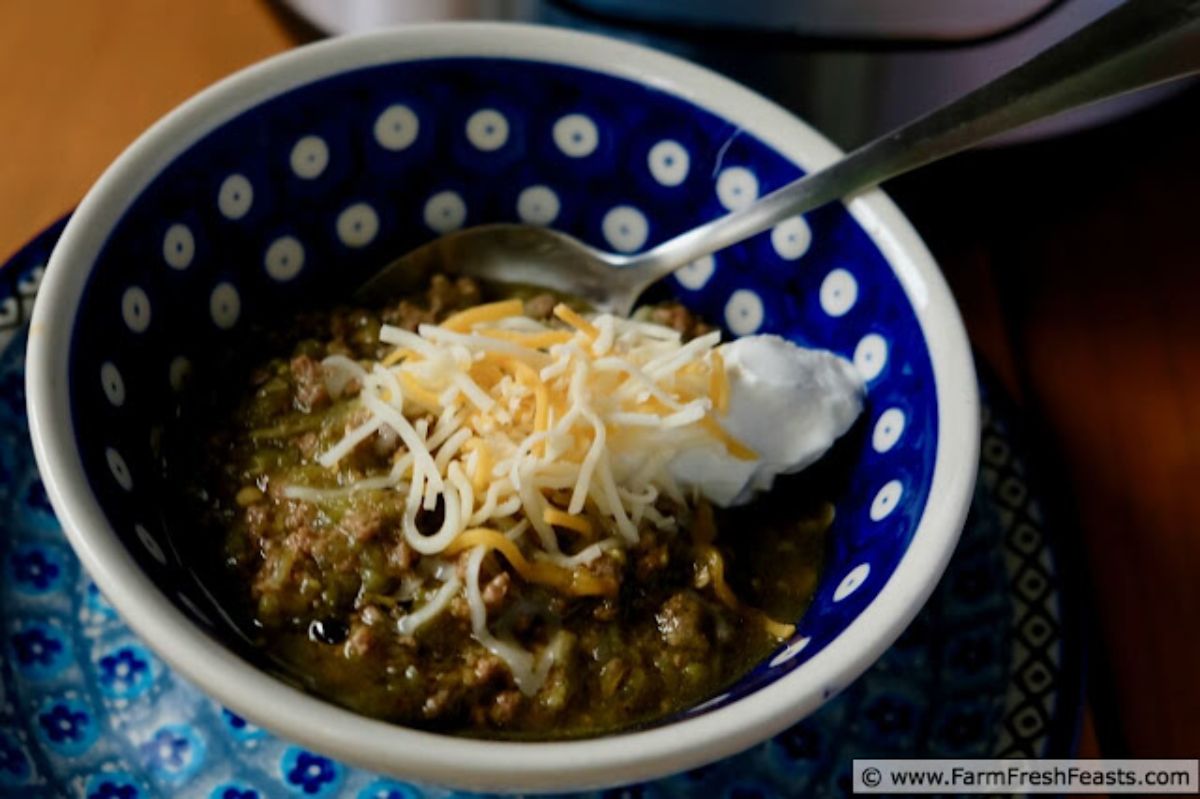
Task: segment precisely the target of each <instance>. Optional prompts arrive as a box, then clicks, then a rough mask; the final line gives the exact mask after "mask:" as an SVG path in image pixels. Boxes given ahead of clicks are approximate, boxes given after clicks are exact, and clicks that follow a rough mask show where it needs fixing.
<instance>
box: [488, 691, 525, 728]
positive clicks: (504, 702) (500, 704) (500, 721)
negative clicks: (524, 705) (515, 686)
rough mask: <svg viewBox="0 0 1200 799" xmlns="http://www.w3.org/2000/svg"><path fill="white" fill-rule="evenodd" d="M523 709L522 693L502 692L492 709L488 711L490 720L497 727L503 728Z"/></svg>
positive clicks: (497, 696)
mask: <svg viewBox="0 0 1200 799" xmlns="http://www.w3.org/2000/svg"><path fill="white" fill-rule="evenodd" d="M520 709H521V692H520V691H501V692H500V693H498V694H496V698H495V700H493V702H492V707H491V709H490V710H489V711H488V720H489V721H491V722H492V724H495V725H496V726H497V727H503V726H505V725H506V724H508V723H509V722H511V721H512V720H513V718H514V717H515V716H516V715H517V711H518V710H520Z"/></svg>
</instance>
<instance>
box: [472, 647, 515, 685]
mask: <svg viewBox="0 0 1200 799" xmlns="http://www.w3.org/2000/svg"><path fill="white" fill-rule="evenodd" d="M472 675H473V677H474V680H475V683H476V684H477V685H487V684H488V683H490V682H492V681H493V680H495V679H496V678H497V677H502V676H507V675H508V666H506V665H505V664H504V661H503V660H501V659H500V658H498V657H496V656H495V655H492V654H487V655H483V656H482V657H480V658H479V660H476V661H475V666H474V669H473V670H472Z"/></svg>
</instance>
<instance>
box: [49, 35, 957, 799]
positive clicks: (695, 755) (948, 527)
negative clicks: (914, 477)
mask: <svg viewBox="0 0 1200 799" xmlns="http://www.w3.org/2000/svg"><path fill="white" fill-rule="evenodd" d="M453 57H496V58H512V59H514V60H518V61H533V62H545V63H550V64H558V65H567V66H575V67H580V68H583V69H587V70H591V71H594V72H598V73H602V74H607V75H612V76H615V77H620V78H626V79H630V80H633V81H635V82H639V83H645V84H649V85H651V86H653V87H654V88H657V89H660V90H663V91H666V92H668V93H671V94H674V95H676V96H678V97H681V98H682V99H685V100H687V101H689V102H691V103H693V104H695V105H697V106H699V107H701V108H704V109H707V110H709V111H710V112H712V113H715V114H717V115H719V116H722V117H724V118H727V119H735V120H738V121H740V122H741V123H743V127H744V128H745V129H746V130H749V131H752V132H754V134H755V135H756V136H758V137H759V138H760V139H762V140H763V141H764V142H765V143H766V144H767V145H769V146H771V147H772V148H774V149H776V150H777V151H778V152H779V153H781V154H782V155H784V156H785V157H787V158H789V159H790V160H792V161H794V162H795V163H797V164H799V165H801V166H802V167H803V168H805V169H806V170H812V169H814V168H819V167H821V166H823V165H825V164H827V163H830V162H832V161H834V160H836V159H837V158H839V157H840V155H841V151H840V150H838V148H836V147H835V146H834V145H833V144H832V143H830V142H829V141H828V140H827V139H825V138H824V137H823V136H821V135H820V134H819V133H817V132H816V131H815V130H813V129H812V128H811V127H809V126H808V125H807V124H806V123H804V122H802V121H801V120H799V119H798V118H796V117H795V116H793V115H792V114H791V113H790V112H788V111H786V110H784V109H783V108H781V107H780V106H778V105H776V104H775V103H773V102H771V101H769V100H767V99H765V98H763V97H762V96H760V95H758V94H756V93H755V92H753V91H751V90H750V89H747V88H745V87H743V86H741V85H740V84H737V83H735V82H733V81H731V80H729V79H728V78H725V77H722V76H720V75H718V74H717V73H714V72H712V71H710V70H708V69H706V68H704V67H700V66H697V65H695V64H692V63H690V62H688V61H685V60H683V59H680V58H677V57H675V56H671V55H667V54H664V53H661V52H658V51H656V50H652V49H649V48H646V47H643V46H640V45H635V44H630V43H627V42H622V41H618V40H614V39H611V38H608V37H605V36H600V35H596V34H591V33H581V32H576V31H568V30H564V29H559V28H550V27H544V26H538V25H526V24H515V23H490V22H473V23H462V22H458V23H434V24H428V25H413V26H408V27H405V28H402V29H394V30H387V31H378V32H372V33H366V34H360V35H356V36H347V37H339V38H335V39H331V40H327V41H322V42H318V43H315V44H310V45H306V46H303V47H300V48H296V49H293V50H290V51H287V52H284V53H282V54H279V55H276V56H273V57H271V58H268V59H266V60H265V61H262V62H259V63H257V64H255V65H252V66H250V67H247V68H245V69H243V70H241V71H239V72H236V73H234V74H233V75H231V76H229V77H226V78H224V79H223V80H221V81H219V82H217V83H216V84H214V85H212V86H210V87H209V88H207V89H205V90H203V91H201V92H200V93H198V94H197V95H195V96H193V97H192V98H191V99H189V100H187V101H186V102H184V103H183V104H181V105H180V106H178V107H177V108H175V109H174V110H173V111H171V112H170V113H168V114H167V115H166V116H164V117H163V118H162V119H160V120H159V121H158V122H156V123H155V124H154V125H153V126H151V127H150V128H149V129H148V130H147V131H146V132H144V133H143V134H142V135H141V136H139V137H138V139H137V140H136V141H134V142H133V144H131V145H130V146H129V147H128V148H127V149H126V150H125V151H124V152H123V153H122V154H121V155H120V157H118V158H117V160H116V161H115V162H114V163H113V164H112V165H111V166H110V167H109V168H108V169H107V170H106V171H105V172H104V173H103V175H102V176H101V177H100V178H99V180H98V181H97V182H96V183H95V185H94V186H93V187H92V189H91V190H90V191H89V192H88V193H87V195H86V196H85V197H84V199H83V201H82V202H81V203H80V205H79V207H78V209H77V210H76V212H75V213H74V215H73V216H72V218H71V220H70V221H69V222H68V224H67V227H66V229H65V230H64V232H63V235H62V238H61V239H60V240H59V243H58V245H57V246H56V247H55V249H54V251H53V253H52V255H51V257H50V261H49V264H48V267H47V269H46V273H45V276H44V278H43V282H42V286H41V289H40V292H39V296H38V300H37V302H36V304H35V307H34V313H33V318H32V321H31V323H30V328H29V344H28V355H27V378H26V384H27V396H28V411H29V422H30V432H31V437H32V440H33V445H34V452H35V456H36V459H37V464H38V468H39V470H40V472H41V474H42V476H43V479H44V481H45V483H46V488H47V492H48V495H49V497H50V500H51V503H52V505H53V507H54V510H55V512H56V514H57V515H58V518H59V519H60V520H61V522H62V524H63V527H64V529H65V531H66V534H67V537H68V540H69V541H70V543H71V545H72V546H73V548H74V549H75V551H76V552H77V553H78V555H79V557H80V559H81V561H82V562H83V564H84V565H85V566H86V568H87V570H88V571H89V572H90V573H91V575H92V577H93V579H94V580H95V582H96V583H97V585H98V586H99V588H100V590H101V591H102V592H103V593H104V594H105V596H106V597H107V598H108V599H109V601H110V602H111V603H112V604H113V606H114V607H115V608H116V609H117V610H118V611H119V612H120V613H121V615H122V616H123V617H124V619H125V620H126V621H127V622H128V623H129V625H130V626H131V627H132V628H133V630H134V631H135V632H136V633H137V634H138V635H139V636H140V637H141V638H142V639H143V640H144V641H146V643H147V644H149V645H150V646H151V648H153V649H154V650H155V651H156V652H157V653H158V655H159V656H160V657H162V658H163V659H164V660H165V661H166V662H167V663H168V664H170V665H171V666H172V667H173V668H174V669H176V670H177V671H178V672H179V673H180V674H182V675H184V676H185V677H186V678H187V679H189V680H190V681H192V682H193V683H195V684H197V685H199V686H200V687H201V688H202V689H203V690H204V691H205V692H206V693H207V694H209V695H210V696H212V697H214V698H216V699H218V701H220V702H222V703H223V704H225V705H226V706H228V707H229V708H230V709H232V710H234V711H235V712H237V713H238V714H240V715H244V716H245V717H246V718H248V719H250V720H251V721H252V722H254V723H256V724H259V725H260V726H262V727H265V728H267V729H270V730H272V731H276V732H278V733H279V734H280V735H281V736H282V737H284V738H286V739H288V740H291V741H295V742H298V743H300V744H302V745H304V746H307V747H311V748H312V749H314V750H316V751H318V752H322V753H325V754H328V755H331V756H333V757H336V758H338V759H340V760H343V761H345V762H348V763H352V764H355V765H358V766H362V767H365V768H368V769H371V770H375V771H381V772H385V773H390V774H394V775H397V776H400V777H403V778H406V779H415V780H418V781H425V782H432V783H436V784H441V785H447V786H454V787H459V788H466V789H470V790H498V791H527V792H543V791H561V790H566V789H585V788H596V787H604V786H610V785H616V784H621V783H628V782H633V781H638V780H644V779H650V778H655V777H661V776H664V775H667V774H671V773H675V772H679V771H683V770H686V769H689V768H693V767H696V766H698V765H700V764H702V763H705V762H710V761H714V760H717V759H720V758H722V757H725V756H728V755H731V754H734V753H736V752H739V751H741V750H744V749H747V748H749V747H750V746H752V745H754V744H755V743H758V742H760V741H762V740H764V739H766V738H768V737H770V736H772V735H774V734H776V733H778V732H780V731H782V730H783V729H785V728H786V727H788V726H790V725H791V724H793V723H795V722H796V721H798V720H799V719H801V718H802V717H804V716H805V715H807V714H808V713H810V712H812V711H813V710H815V709H816V708H817V707H819V706H820V705H821V704H823V703H824V702H825V701H827V700H828V699H829V698H831V697H832V696H833V695H835V694H836V693H838V692H839V691H840V690H841V689H843V688H845V687H846V686H847V685H848V684H849V683H850V682H851V681H852V680H853V679H855V678H856V677H857V676H859V675H860V674H861V673H862V672H863V671H864V670H866V668H867V667H868V666H869V665H870V664H871V663H873V662H874V661H875V660H876V659H877V658H878V656H879V655H880V654H882V652H883V651H884V649H885V648H886V647H887V646H889V645H890V644H891V643H892V642H893V641H894V640H895V639H896V638H897V637H898V636H899V635H900V633H901V632H903V630H904V629H905V628H906V627H907V625H908V623H909V622H910V621H911V620H912V618H913V617H914V616H915V615H916V613H917V611H918V610H919V609H920V608H921V607H922V605H924V603H925V601H926V599H927V598H928V597H929V595H930V593H931V592H932V591H933V588H934V587H935V585H936V584H937V582H938V580H939V579H940V577H941V574H942V572H943V570H944V569H945V567H946V564H947V563H948V561H949V559H950V556H951V554H952V552H953V550H954V547H955V544H956V543H957V540H958V536H959V534H960V532H961V530H962V526H963V523H964V521H965V519H966V514H967V510H968V507H969V505H970V501H971V496H972V491H973V487H974V482H975V472H976V469H977V465H978V450H979V396H978V386H977V383H976V378H975V370H974V364H973V362H972V358H971V353H970V348H969V346H968V343H967V337H966V332H965V329H964V327H963V323H962V319H961V317H960V315H959V313H958V309H957V307H956V306H955V304H954V301H953V298H952V296H951V294H950V291H949V288H948V287H947V285H946V283H945V280H944V278H943V277H942V275H941V273H940V271H939V270H938V268H937V266H936V264H935V262H934V260H933V257H932V256H931V255H930V253H929V251H928V250H927V249H926V247H925V245H924V243H923V242H922V241H921V239H920V237H919V236H918V235H917V233H916V231H915V230H914V229H913V228H912V226H911V225H910V224H909V222H908V221H907V220H906V219H905V217H904V216H903V215H902V214H901V213H900V211H899V209H898V208H897V207H896V206H895V205H894V204H893V203H892V201H891V200H890V199H889V198H888V197H887V196H886V195H885V194H884V193H883V192H882V191H880V190H879V189H874V190H870V191H867V192H864V193H862V194H860V195H858V196H857V197H855V198H854V199H853V200H851V201H850V202H849V203H848V204H847V208H848V210H849V211H850V213H851V215H852V216H853V217H854V219H855V220H856V222H857V223H858V224H859V225H860V226H861V227H862V228H863V229H864V231H865V232H866V233H867V234H868V235H869V236H870V238H871V239H872V241H873V242H874V243H875V245H876V246H877V247H878V248H879V249H880V251H881V252H882V254H883V255H884V257H885V259H886V260H887V261H888V263H889V265H890V266H891V267H892V269H893V271H894V272H895V273H896V275H897V277H898V279H899V280H900V282H901V283H902V285H903V288H904V290H905V292H906V294H907V295H908V299H909V302H910V303H911V304H912V307H913V309H914V312H915V314H916V317H917V320H918V323H919V325H920V328H921V331H922V334H923V337H924V340H925V342H926V345H927V347H928V348H929V356H930V361H931V364H932V370H933V375H934V384H935V393H936V397H937V402H938V421H939V431H938V443H937V451H936V455H935V464H934V473H933V479H932V482H931V485H930V493H929V499H928V500H927V501H926V506H925V509H924V511H923V512H922V515H921V518H920V520H919V523H918V525H917V529H916V531H915V532H914V534H913V537H912V541H911V542H910V544H909V546H908V548H907V550H906V551H905V552H904V554H903V556H902V557H901V559H900V561H899V563H898V564H897V566H896V569H895V571H894V573H893V574H892V575H891V577H890V578H889V579H888V581H887V582H886V583H885V584H884V586H883V587H882V589H881V590H880V592H879V594H878V595H877V596H876V597H875V598H874V599H873V600H872V601H871V602H870V603H869V604H868V605H867V607H865V608H864V609H863V610H862V611H861V613H860V614H859V615H858V617H856V618H855V619H854V620H853V621H852V622H851V623H850V624H849V625H848V626H847V628H846V629H845V630H844V631H843V632H842V633H841V634H840V635H838V636H837V637H836V638H834V639H833V640H832V641H831V642H830V643H829V644H828V645H827V646H826V647H825V648H824V649H822V650H821V651H820V652H818V653H817V654H815V655H814V656H813V657H812V658H811V659H810V660H809V661H807V662H806V663H804V664H802V665H801V666H800V667H798V668H796V669H795V670H793V671H792V672H791V673H789V674H786V675H784V676H782V677H780V678H779V679H777V680H775V681H774V682H773V683H771V684H770V685H768V686H765V687H763V688H761V689H759V690H757V691H755V692H753V693H751V694H748V695H747V696H744V697H742V698H740V699H738V700H736V701H734V702H731V703H730V704H728V705H726V706H725V707H722V708H719V709H716V710H713V711H710V712H708V713H704V714H702V715H700V716H697V717H693V718H689V719H684V720H680V721H677V722H674V723H670V724H666V725H663V726H659V727H654V728H650V729H647V730H641V731H634V732H626V733H618V734H613V735H607V736H601V737H598V738H590V739H584V740H575V741H560V742H540V741H539V742H504V741H492V740H478V739H469V738H460V737H454V736H448V735H441V734H437V733H431V732H425V731H420V730H414V729H410V728H406V727H402V726H399V725H394V724H389V723H385V722H382V721H377V720H373V719H369V718H366V717H363V716H360V715H357V714H355V713H352V712H351V711H349V710H345V709H342V708H339V707H337V706H335V705H332V704H330V703H328V702H326V701H324V700H321V699H319V698H316V697H314V696H311V695H309V694H306V693H303V692H301V691H300V690H298V689H296V688H293V687H291V686H288V685H286V684H285V683H283V682H281V681H280V680H278V679H277V678H275V677H272V676H270V675H269V674H267V673H266V672H263V671H260V670H258V669H257V668H255V667H254V666H252V665H251V664H249V663H247V662H245V661H243V660H242V659H241V658H239V657H237V656H236V655H234V654H233V653H232V652H231V651H229V650H227V649H226V648H224V647H223V646H219V645H215V644H214V641H213V639H212V638H211V637H210V636H209V635H208V634H207V633H205V632H204V631H203V630H202V629H201V628H200V627H198V626H197V625H196V624H195V623H194V622H192V621H191V620H189V619H188V618H187V617H186V616H184V614H182V613H181V612H180V611H179V610H178V609H177V608H176V607H175V606H174V605H173V604H172V603H171V602H170V601H168V600H167V598H166V597H165V596H164V595H163V593H162V592H161V591H160V589H159V588H158V587H157V586H156V585H155V584H154V583H153V582H151V580H150V579H149V577H147V576H146V575H145V574H144V573H143V572H142V571H141V569H140V568H139V567H138V565H137V563H136V562H135V560H134V559H133V557H132V555H131V553H130V552H129V551H128V550H127V549H126V547H125V546H124V544H122V543H121V541H120V539H119V538H118V537H117V535H116V533H115V531H114V530H113V529H112V527H111V525H110V524H109V523H108V521H107V519H106V517H105V515H104V513H103V511H102V510H101V508H100V505H99V503H98V502H97V500H96V497H95V496H94V495H93V493H92V491H91V488H90V486H89V483H88V479H87V476H86V474H85V472H84V469H83V464H82V460H81V458H80V455H79V452H78V450H77V448H76V445H75V434H74V423H73V420H72V415H71V412H70V403H69V394H68V371H67V370H68V364H69V354H70V347H71V339H72V332H73V327H74V324H73V322H72V323H70V324H66V323H63V322H62V320H73V319H74V318H75V313H76V311H77V309H78V305H79V301H80V299H81V297H82V294H83V290H84V287H85V285H86V283H87V279H88V276H89V274H90V271H91V268H92V267H93V265H94V262H95V254H96V253H98V252H99V251H100V249H101V248H102V246H103V244H104V242H105V240H106V239H107V236H108V234H109V232H110V231H111V229H112V228H113V226H114V225H115V224H116V223H117V222H118V220H119V219H120V218H121V217H122V216H123V215H124V213H125V211H126V210H127V209H128V207H129V206H130V205H131V204H132V203H133V201H134V199H135V198H136V196H137V195H138V194H139V193H140V192H141V191H142V190H143V189H144V188H145V187H146V186H147V185H148V184H149V183H150V182H151V181H152V180H153V178H154V177H155V176H156V175H157V174H158V173H159V172H160V171H161V170H162V169H163V168H164V167H166V166H167V165H168V164H169V163H170V162H171V161H172V160H174V158H176V157H177V156H178V155H179V154H181V153H182V152H184V151H185V150H187V149H188V148H189V147H191V146H192V145H193V144H195V143H196V142H197V141H199V140H200V139H201V138H203V137H204V136H205V135H207V134H208V133H210V132H211V131H212V130H214V129H216V128H217V127H219V126H221V125H223V124H224V123H226V122H228V121H229V120H231V119H233V118H234V117H235V116H237V115H238V114H240V113H242V112H243V111H245V110H247V109H249V108H251V107H253V106H255V105H257V104H259V103H261V102H263V101H265V100H267V99H269V98H271V97H274V96H276V95H278V94H281V93H283V92H286V91H289V90H291V89H294V88H297V87H300V86H302V85H304V84H307V83H310V82H312V81H314V80H319V79H321V78H324V77H328V76H331V75H333V74H337V73H341V72H346V71H350V70H356V69H362V68H368V67H372V66H378V65H383V64H389V63H400V62H407V61H414V60H422V59H429V58H453Z"/></svg>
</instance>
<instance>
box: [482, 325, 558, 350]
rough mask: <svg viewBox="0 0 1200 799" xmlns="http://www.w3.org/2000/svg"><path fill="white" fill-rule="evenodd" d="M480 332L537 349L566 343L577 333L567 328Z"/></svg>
mask: <svg viewBox="0 0 1200 799" xmlns="http://www.w3.org/2000/svg"><path fill="white" fill-rule="evenodd" d="M478 332H479V335H481V336H487V337H488V338H496V339H500V340H501V341H510V342H512V343H513V344H519V345H521V346H522V347H529V348H531V349H535V350H544V349H549V348H550V347H553V346H554V345H555V344H566V343H567V342H568V341H570V340H571V339H573V338H575V334H574V333H571V332H570V331H567V330H544V331H538V332H533V331H524V330H501V329H488V330H480V331H478Z"/></svg>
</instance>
